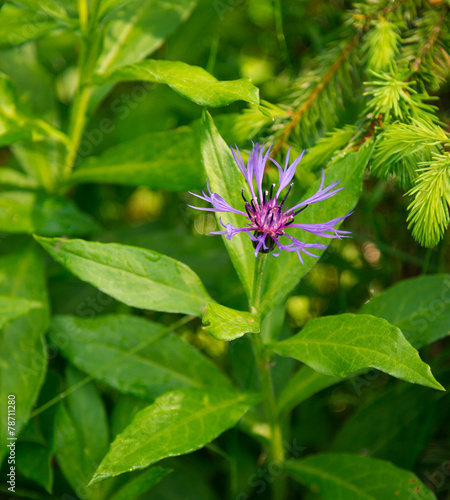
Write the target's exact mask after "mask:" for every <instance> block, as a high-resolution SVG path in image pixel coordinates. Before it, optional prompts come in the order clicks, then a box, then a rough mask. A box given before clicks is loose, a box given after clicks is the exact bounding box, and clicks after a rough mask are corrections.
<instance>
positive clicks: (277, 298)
mask: <svg viewBox="0 0 450 500" xmlns="http://www.w3.org/2000/svg"><path fill="white" fill-rule="evenodd" d="M371 152H372V147H371V146H370V145H369V147H365V148H362V149H360V150H359V151H358V152H356V153H350V154H347V155H346V156H344V157H342V158H340V159H339V160H337V161H336V162H334V163H333V164H332V165H330V167H328V168H327V170H326V171H325V185H326V186H327V185H329V184H331V183H333V182H335V181H338V180H340V181H341V183H340V185H339V186H342V187H345V189H344V190H343V191H340V192H339V193H338V194H336V196H333V197H331V198H329V199H327V200H325V201H323V202H320V203H314V204H312V205H310V206H308V208H307V209H306V210H305V211H304V212H302V213H301V214H300V215H299V216H298V222H300V223H302V224H305V223H307V224H315V223H319V222H326V221H328V220H331V219H334V218H336V217H340V216H342V215H345V214H346V213H348V212H349V211H351V210H352V209H353V208H354V207H355V205H356V203H357V202H358V200H359V197H360V195H361V189H362V179H363V172H364V169H365V167H366V165H367V162H368V161H369V158H370V155H371ZM300 166H301V163H300ZM299 168H301V167H299ZM319 185H320V180H318V181H316V183H315V184H314V185H313V186H312V187H311V189H310V191H309V192H308V193H307V194H306V195H305V198H307V197H309V196H311V195H312V194H314V193H315V192H316V191H317V189H318V188H319ZM296 221H297V219H296ZM336 227H338V226H336ZM289 232H290V234H292V235H293V236H294V237H296V238H298V239H299V240H300V241H304V242H306V243H323V244H325V245H328V244H329V243H330V241H331V240H329V239H326V238H319V237H317V236H315V235H314V234H312V233H309V232H307V231H303V230H301V229H297V230H290V231H289ZM323 252H324V250H322V249H316V248H314V249H313V251H312V253H313V254H315V255H317V256H319V257H320V255H322V253H323ZM303 260H304V262H305V263H304V264H302V263H301V262H300V261H299V258H298V256H297V254H296V252H281V255H280V256H279V257H277V258H273V257H271V256H269V257H268V259H267V263H266V266H265V269H264V277H263V298H262V308H261V309H262V310H264V311H267V312H269V311H270V310H271V309H273V307H274V306H275V305H276V304H278V303H280V302H281V301H282V300H283V299H284V298H285V297H286V296H287V295H288V294H289V292H290V291H291V290H292V289H293V288H294V287H295V286H296V285H297V283H298V282H299V280H300V279H301V278H302V277H303V276H304V275H305V274H306V273H307V272H308V271H309V270H310V269H311V268H312V267H313V266H314V264H315V263H316V262H317V260H318V259H317V258H315V257H309V256H308V255H306V256H304V258H303Z"/></svg>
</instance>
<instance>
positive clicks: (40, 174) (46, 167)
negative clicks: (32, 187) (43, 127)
mask: <svg viewBox="0 0 450 500" xmlns="http://www.w3.org/2000/svg"><path fill="white" fill-rule="evenodd" d="M11 150H12V152H13V153H14V157H15V159H16V160H17V161H18V162H19V163H20V166H21V167H22V169H23V170H24V171H25V172H26V173H27V174H28V176H29V177H31V178H32V179H34V181H35V182H36V183H37V184H38V185H39V186H43V187H44V188H45V190H46V191H47V192H54V191H55V187H56V183H57V182H59V173H60V172H61V169H62V167H63V165H64V158H65V156H66V155H67V148H66V147H65V145H64V144H62V143H61V142H58V141H56V140H55V139H54V138H51V137H50V138H46V139H44V140H39V141H34V142H31V141H26V142H20V143H19V142H17V143H15V144H12V145H11Z"/></svg>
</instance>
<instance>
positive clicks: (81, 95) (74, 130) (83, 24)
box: [61, 0, 91, 182]
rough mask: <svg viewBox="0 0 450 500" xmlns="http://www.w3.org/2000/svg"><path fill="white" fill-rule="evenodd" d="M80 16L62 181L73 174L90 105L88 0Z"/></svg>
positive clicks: (82, 1) (82, 3)
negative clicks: (87, 68) (75, 69)
mask: <svg viewBox="0 0 450 500" xmlns="http://www.w3.org/2000/svg"><path fill="white" fill-rule="evenodd" d="M78 16H79V20H80V31H81V45H80V56H79V59H78V88H77V91H76V93H75V97H74V100H73V103H72V109H71V112H70V123H69V139H70V146H69V150H68V153H67V157H66V161H65V164H64V170H63V172H62V178H61V181H62V182H64V181H66V180H67V179H68V178H69V177H70V174H71V173H72V169H73V166H74V164H75V160H76V155H77V152H78V148H79V146H80V142H81V138H82V136H83V130H84V126H85V123H86V112H87V108H88V104H89V94H90V88H89V86H88V85H86V74H85V73H86V66H87V64H88V63H89V60H90V57H89V48H90V47H91V44H90V43H89V38H90V37H89V33H90V30H89V17H88V16H89V9H88V4H87V2H86V0H78Z"/></svg>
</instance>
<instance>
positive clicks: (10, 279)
mask: <svg viewBox="0 0 450 500" xmlns="http://www.w3.org/2000/svg"><path fill="white" fill-rule="evenodd" d="M0 293H1V294H2V295H10V296H13V297H19V298H23V299H26V300H29V301H32V302H39V303H40V304H42V307H39V308H36V309H31V310H30V311H29V312H28V313H27V314H25V315H23V316H20V317H18V318H17V319H15V320H13V321H11V322H10V323H8V324H7V325H6V326H5V327H4V329H3V331H2V332H1V334H0V352H1V363H0V398H1V400H2V401H6V400H7V397H8V396H9V395H10V394H13V395H15V396H16V401H17V405H16V426H15V431H16V435H18V434H19V433H20V431H21V430H22V428H23V426H24V425H25V424H26V422H27V421H28V418H29V413H30V410H31V408H32V406H33V404H34V402H35V400H36V398H37V395H38V393H39V389H40V387H41V385H42V382H43V380H44V376H45V370H46V367H47V356H46V349H45V345H44V341H43V339H42V336H43V334H44V333H45V330H46V328H47V322H48V306H47V295H46V287H45V278H44V261H43V258H42V252H41V251H40V249H39V248H38V247H37V245H34V244H33V245H29V246H26V247H24V248H22V249H21V250H19V251H16V252H14V253H13V254H9V255H5V256H2V257H1V258H0ZM19 402H20V404H19ZM7 426H8V415H7V413H6V412H5V411H4V412H2V413H1V414H0V431H1V432H0V462H1V460H2V457H3V456H4V455H5V454H6V450H7V448H6V444H7V441H6V438H7V437H8V432H7Z"/></svg>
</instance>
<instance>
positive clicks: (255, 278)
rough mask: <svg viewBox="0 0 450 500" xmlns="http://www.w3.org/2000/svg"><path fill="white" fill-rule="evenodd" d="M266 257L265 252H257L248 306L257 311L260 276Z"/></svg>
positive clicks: (258, 307)
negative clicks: (250, 299) (250, 298)
mask: <svg viewBox="0 0 450 500" xmlns="http://www.w3.org/2000/svg"><path fill="white" fill-rule="evenodd" d="M266 259H267V254H265V253H261V254H259V256H258V258H257V259H256V263H255V273H254V275H253V289H252V301H251V304H250V307H251V308H254V309H256V311H257V312H259V309H260V307H261V292H262V276H263V271H264V264H265V263H266Z"/></svg>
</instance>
